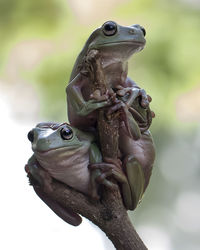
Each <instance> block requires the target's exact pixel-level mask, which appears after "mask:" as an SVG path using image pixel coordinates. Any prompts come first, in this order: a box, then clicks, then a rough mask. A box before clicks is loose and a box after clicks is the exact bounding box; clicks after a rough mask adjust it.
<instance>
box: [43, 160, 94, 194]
mask: <svg viewBox="0 0 200 250" xmlns="http://www.w3.org/2000/svg"><path fill="white" fill-rule="evenodd" d="M88 164H89V162H88V161H85V162H82V163H80V164H76V165H75V164H74V163H73V162H71V166H67V167H66V166H63V167H57V168H48V172H49V173H50V175H51V176H52V177H54V178H55V179H57V180H59V181H61V182H63V183H65V184H67V185H69V186H70V187H73V188H75V189H76V190H79V191H81V192H83V193H86V194H87V193H88V188H89V177H90V173H89V171H88V168H87V166H88Z"/></svg>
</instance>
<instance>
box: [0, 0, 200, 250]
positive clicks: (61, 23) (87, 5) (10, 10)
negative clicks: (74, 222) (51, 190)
mask: <svg viewBox="0 0 200 250" xmlns="http://www.w3.org/2000/svg"><path fill="white" fill-rule="evenodd" d="M107 20H114V21H116V22H118V23H119V24H121V25H131V24H135V23H138V24H141V25H142V26H144V27H145V28H146V31H147V35H146V39H147V44H146V48H145V49H144V50H143V51H142V52H140V53H138V54H136V55H134V56H133V57H132V58H131V60H130V63H129V76H131V78H132V79H134V80H135V81H136V82H137V83H138V84H139V86H140V87H142V88H144V89H145V90H146V91H147V92H148V93H149V94H150V95H151V96H152V98H153V102H152V104H151V108H152V110H154V112H155V113H156V118H155V119H154V121H153V125H152V128H151V131H152V134H153V136H154V139H155V144H156V149H157V159H156V164H155V168H154V170H153V175H152V179H151V182H150V185H149V187H148V190H147V191H146V194H145V197H144V200H143V201H142V203H141V204H140V206H139V207H138V208H137V209H136V211H134V212H130V217H131V220H132V222H133V223H134V225H135V227H136V230H137V231H138V233H139V234H140V236H141V238H142V239H143V240H144V242H145V243H146V245H147V246H148V248H149V249H150V250H198V249H200V237H199V233H200V156H199V155H200V126H199V121H200V77H199V71H200V47H199V46H200V45H199V44H200V32H199V30H200V1H199V0H84V1H81V0H68V1H67V0H28V1H27V0H0V110H1V123H0V138H1V140H0V141H1V143H0V147H1V166H2V167H1V181H0V183H1V188H0V190H1V213H0V216H1V217H2V218H1V229H2V233H1V236H2V239H1V242H0V245H2V246H1V249H4V250H8V249H9V250H10V249H14V248H15V249H27V248H28V249H30V250H33V249H39V250H40V249H48V250H51V249H59V250H62V249H70V250H73V249H74V250H76V249H80V248H83V249H89V250H90V249H96V250H103V249H107V250H109V249H110V250H112V249H114V248H113V246H112V244H111V243H110V242H109V241H108V240H107V239H106V238H105V236H104V234H103V233H102V232H101V231H100V230H98V229H97V228H96V227H95V226H94V225H92V224H90V223H89V222H88V221H87V220H84V221H83V223H82V225H81V226H80V227H78V228H73V227H72V226H69V225H67V224H66V223H64V222H63V221H62V220H61V219H59V218H58V217H56V216H55V215H54V214H53V213H52V212H51V211H50V210H49V209H48V207H46V206H45V205H44V204H43V203H42V201H40V200H39V198H37V196H36V195H35V194H34V192H33V191H32V188H31V187H29V186H28V181H27V178H26V175H25V172H24V169H23V167H24V164H25V163H26V161H27V160H28V158H29V157H30V156H31V148H30V143H29V142H28V140H27V138H26V134H27V132H28V131H29V130H30V129H31V128H32V127H34V126H35V124H36V123H37V122H40V121H66V119H67V118H66V96H65V87H66V85H67V82H68V79H69V75H70V72H71V69H72V67H73V64H74V61H75V59H76V57H77V55H78V53H79V52H80V50H81V49H82V47H83V45H84V43H85V41H86V39H87V38H88V36H89V35H90V33H91V32H92V31H93V30H94V29H95V28H96V27H98V26H100V25H102V24H103V23H104V22H105V21H107Z"/></svg>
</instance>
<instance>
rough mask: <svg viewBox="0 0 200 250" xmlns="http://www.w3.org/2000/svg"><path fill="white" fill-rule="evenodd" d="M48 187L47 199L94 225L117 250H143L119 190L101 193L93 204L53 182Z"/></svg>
mask: <svg viewBox="0 0 200 250" xmlns="http://www.w3.org/2000/svg"><path fill="white" fill-rule="evenodd" d="M52 187H53V192H49V193H47V194H48V196H49V198H51V199H54V200H56V201H57V202H58V203H59V204H61V205H62V206H63V208H66V209H71V210H72V211H74V212H76V213H78V214H80V215H82V216H84V217H85V218H87V219H89V220H90V221H91V222H93V223H94V224H95V225H97V226H98V227H99V228H100V229H101V230H102V231H103V232H105V234H106V235H107V237H108V238H109V239H110V240H111V241H112V243H113V244H114V246H115V248H116V249H117V250H146V249H147V248H146V247H145V245H144V243H143V242H142V240H141V239H140V237H139V235H138V234H137V232H136V231H135V229H134V228H133V226H132V224H131V221H130V219H129V217H128V214H127V211H126V209H125V208H124V205H123V203H122V199H121V194H120V192H119V190H118V191H113V192H110V190H107V189H105V190H103V192H102V197H101V200H99V201H95V200H93V199H91V198H89V197H87V196H85V195H84V194H82V193H79V192H77V191H76V190H74V189H72V188H70V187H68V186H66V185H64V184H62V183H60V182H57V181H55V180H54V181H53V183H52Z"/></svg>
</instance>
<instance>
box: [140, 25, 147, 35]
mask: <svg viewBox="0 0 200 250" xmlns="http://www.w3.org/2000/svg"><path fill="white" fill-rule="evenodd" d="M141 30H142V32H143V34H144V36H145V35H146V30H145V28H143V27H141Z"/></svg>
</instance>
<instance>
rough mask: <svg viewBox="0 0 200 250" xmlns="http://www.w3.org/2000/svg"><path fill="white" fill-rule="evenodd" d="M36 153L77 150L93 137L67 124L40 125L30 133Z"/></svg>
mask: <svg viewBox="0 0 200 250" xmlns="http://www.w3.org/2000/svg"><path fill="white" fill-rule="evenodd" d="M28 139H29V141H31V143H32V149H33V151H34V152H40V153H42V152H49V151H55V150H58V149H63V148H64V149H68V151H70V150H73V149H74V150H75V149H77V148H79V147H81V146H83V145H84V144H86V145H88V143H89V142H90V141H91V140H92V137H91V136H90V135H88V134H86V133H83V132H82V131H80V130H78V129H76V128H73V127H72V126H70V125H68V124H67V123H62V124H58V123H39V124H38V125H37V126H36V127H35V128H34V129H32V130H31V131H30V132H29V133H28Z"/></svg>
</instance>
